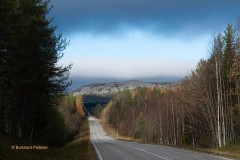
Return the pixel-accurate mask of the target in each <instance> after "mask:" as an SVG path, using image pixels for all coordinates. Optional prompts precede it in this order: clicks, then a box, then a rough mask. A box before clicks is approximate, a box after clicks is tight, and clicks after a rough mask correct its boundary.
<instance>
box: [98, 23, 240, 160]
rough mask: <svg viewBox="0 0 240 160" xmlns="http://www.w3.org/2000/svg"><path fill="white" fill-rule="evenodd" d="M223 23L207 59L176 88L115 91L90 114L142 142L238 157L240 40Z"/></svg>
mask: <svg viewBox="0 0 240 160" xmlns="http://www.w3.org/2000/svg"><path fill="white" fill-rule="evenodd" d="M238 33H239V32H237V29H235V28H233V26H232V25H231V24H228V26H227V28H226V29H225V30H224V32H223V33H219V34H218V35H216V37H214V40H213V42H212V48H211V51H210V55H209V57H208V58H207V59H201V60H200V61H199V63H198V65H197V68H196V69H195V70H193V71H192V73H191V74H190V75H188V76H187V77H185V78H184V79H183V80H182V81H181V82H180V84H179V86H178V87H175V88H167V89H159V88H154V89H149V88H138V89H136V90H135V91H129V90H124V91H122V92H119V93H118V94H117V95H116V96H115V97H114V98H113V100H112V101H111V102H110V103H108V104H107V105H106V107H104V109H99V107H96V109H95V115H97V116H99V117H100V118H101V120H102V121H103V122H106V124H109V125H110V126H113V127H114V128H115V130H116V132H117V133H118V134H120V135H123V136H128V137H132V138H135V139H141V141H142V142H147V143H157V144H164V145H172V146H189V147H190V148H191V147H193V148H204V149H202V150H205V151H208V152H213V153H217V154H221V155H228V156H232V157H238V158H240V153H239V148H240V147H239V146H240V76H239V75H240V39H239V34H238Z"/></svg>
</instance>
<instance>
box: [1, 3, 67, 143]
mask: <svg viewBox="0 0 240 160" xmlns="http://www.w3.org/2000/svg"><path fill="white" fill-rule="evenodd" d="M0 6H1V7H2V6H4V7H3V8H4V9H5V10H7V12H6V14H1V16H2V17H1V20H0V22H1V23H0V24H1V28H0V29H1V30H3V31H4V32H2V33H3V35H2V34H1V37H0V38H1V41H0V43H1V45H0V47H1V48H0V51H1V64H0V65H1V71H0V72H2V73H7V74H6V75H4V74H3V75H1V77H0V80H1V81H0V83H3V86H5V88H4V89H3V88H2V87H1V89H0V91H1V92H0V96H1V98H0V100H1V104H2V105H1V113H0V114H1V117H3V115H5V117H7V118H5V119H7V120H6V122H4V123H5V126H4V127H5V128H4V129H5V130H6V131H7V132H8V133H9V134H12V135H15V136H18V137H26V138H29V140H30V141H32V140H36V141H42V142H45V141H46V136H47V130H46V126H47V124H48V123H49V115H48V113H54V112H53V111H55V106H56V104H57V102H58V98H59V97H61V96H62V95H64V92H65V89H66V88H67V87H68V85H69V83H67V82H66V80H67V78H68V74H69V72H68V71H69V69H70V67H71V66H66V67H62V66H58V65H57V62H58V61H59V59H60V58H61V57H62V56H63V54H62V51H63V50H64V49H65V47H66V46H67V42H66V40H64V39H62V37H61V35H56V34H55V29H56V27H55V26H52V25H51V20H50V19H48V18H47V13H48V12H49V7H48V2H46V1H42V0H29V1H21V0H20V1H19V0H11V1H6V0H4V1H1V5H0ZM8 8H11V9H10V10H8ZM5 10H1V11H3V12H4V11H5ZM9 16H12V17H13V19H11V18H10V17H9ZM8 19H11V20H8ZM3 90H4V94H8V95H7V101H6V100H3V99H6V98H4V94H3V93H2V92H3Z"/></svg>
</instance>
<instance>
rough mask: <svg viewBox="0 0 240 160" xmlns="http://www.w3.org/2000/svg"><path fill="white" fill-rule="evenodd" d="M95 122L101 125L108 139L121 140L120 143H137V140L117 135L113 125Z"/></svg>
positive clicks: (100, 121) (99, 120)
mask: <svg viewBox="0 0 240 160" xmlns="http://www.w3.org/2000/svg"><path fill="white" fill-rule="evenodd" d="M97 120H98V122H99V123H100V124H101V126H102V127H103V129H104V131H105V132H106V133H107V135H109V136H110V137H112V138H114V139H118V140H122V141H138V140H137V139H134V138H132V137H129V136H123V135H120V134H118V132H117V130H116V129H115V128H114V126H113V125H111V124H108V123H106V122H104V121H102V120H101V119H97Z"/></svg>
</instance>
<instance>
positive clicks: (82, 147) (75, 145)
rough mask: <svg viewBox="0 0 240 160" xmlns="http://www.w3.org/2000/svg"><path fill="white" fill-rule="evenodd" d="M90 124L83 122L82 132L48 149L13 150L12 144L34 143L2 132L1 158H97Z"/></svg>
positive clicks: (21, 159)
mask: <svg viewBox="0 0 240 160" xmlns="http://www.w3.org/2000/svg"><path fill="white" fill-rule="evenodd" d="M89 135H90V134H89V125H88V121H87V120H85V121H83V122H82V124H81V130H80V134H79V135H78V136H76V139H75V140H74V141H72V142H71V143H69V144H68V145H67V146H65V147H62V148H54V147H49V148H48V149H47V150H12V149H11V146H12V145H16V144H17V145H32V144H30V143H27V142H26V141H23V140H21V139H17V138H13V137H10V136H7V135H3V134H0V142H1V143H0V159H2V160H32V159H34V160H43V159H44V160H96V156H95V152H94V150H93V146H92V144H91V142H90V141H89V138H90V136H89Z"/></svg>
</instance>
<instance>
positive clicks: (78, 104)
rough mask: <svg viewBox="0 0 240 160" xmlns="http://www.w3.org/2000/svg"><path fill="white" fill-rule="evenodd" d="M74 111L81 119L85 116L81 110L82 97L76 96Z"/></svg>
mask: <svg viewBox="0 0 240 160" xmlns="http://www.w3.org/2000/svg"><path fill="white" fill-rule="evenodd" d="M76 111H77V112H78V113H79V115H80V116H81V117H83V116H84V115H85V113H84V110H83V99H82V96H76Z"/></svg>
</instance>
